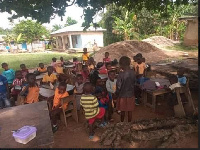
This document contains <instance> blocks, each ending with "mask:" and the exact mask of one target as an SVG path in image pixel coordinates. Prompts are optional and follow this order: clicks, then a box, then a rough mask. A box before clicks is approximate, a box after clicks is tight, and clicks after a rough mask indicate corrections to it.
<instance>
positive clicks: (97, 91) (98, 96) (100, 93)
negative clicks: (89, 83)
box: [95, 89, 103, 99]
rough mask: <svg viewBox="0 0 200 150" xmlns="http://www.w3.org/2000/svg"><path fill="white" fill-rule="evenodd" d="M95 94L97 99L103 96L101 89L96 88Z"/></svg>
mask: <svg viewBox="0 0 200 150" xmlns="http://www.w3.org/2000/svg"><path fill="white" fill-rule="evenodd" d="M95 95H96V97H97V98H98V99H101V98H102V97H103V94H102V91H101V90H99V89H97V90H96V91H95Z"/></svg>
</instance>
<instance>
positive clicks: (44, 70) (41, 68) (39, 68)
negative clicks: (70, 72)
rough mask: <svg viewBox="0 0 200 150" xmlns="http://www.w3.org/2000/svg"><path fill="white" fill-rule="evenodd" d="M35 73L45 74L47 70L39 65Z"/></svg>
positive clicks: (42, 65) (41, 64)
mask: <svg viewBox="0 0 200 150" xmlns="http://www.w3.org/2000/svg"><path fill="white" fill-rule="evenodd" d="M37 71H39V73H46V72H47V68H46V67H44V64H43V63H39V67H38V69H37Z"/></svg>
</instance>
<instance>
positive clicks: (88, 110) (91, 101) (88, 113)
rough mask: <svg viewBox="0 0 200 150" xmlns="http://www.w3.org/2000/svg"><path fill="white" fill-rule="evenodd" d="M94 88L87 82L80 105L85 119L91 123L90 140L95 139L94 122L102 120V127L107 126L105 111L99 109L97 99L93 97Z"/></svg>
mask: <svg viewBox="0 0 200 150" xmlns="http://www.w3.org/2000/svg"><path fill="white" fill-rule="evenodd" d="M92 91H93V87H92V84H91V83H89V82H87V83H85V84H84V86H83V93H84V94H83V95H82V96H81V100H80V104H81V106H82V107H83V109H84V112H85V118H86V119H87V120H88V122H89V138H90V139H93V137H94V131H93V129H94V122H95V120H96V119H101V125H100V126H105V123H104V114H105V109H104V108H99V107H98V106H99V104H98V101H97V98H96V97H95V96H94V95H92V94H91V93H92Z"/></svg>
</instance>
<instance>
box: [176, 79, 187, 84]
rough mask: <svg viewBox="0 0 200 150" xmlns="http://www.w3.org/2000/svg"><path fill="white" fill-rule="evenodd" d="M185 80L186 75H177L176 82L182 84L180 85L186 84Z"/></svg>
mask: <svg viewBox="0 0 200 150" xmlns="http://www.w3.org/2000/svg"><path fill="white" fill-rule="evenodd" d="M186 81H187V79H186V77H181V78H180V77H178V82H179V83H180V84H182V85H185V84H186Z"/></svg>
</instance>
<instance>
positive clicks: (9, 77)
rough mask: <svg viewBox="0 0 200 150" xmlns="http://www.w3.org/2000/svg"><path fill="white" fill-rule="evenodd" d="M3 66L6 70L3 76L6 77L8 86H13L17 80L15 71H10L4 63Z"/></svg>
mask: <svg viewBox="0 0 200 150" xmlns="http://www.w3.org/2000/svg"><path fill="white" fill-rule="evenodd" d="M1 66H2V68H3V69H4V71H3V72H2V75H3V76H5V77H6V79H7V81H8V86H11V85H12V83H13V80H14V79H15V71H14V70H13V69H9V68H8V64H7V63H2V65H1Z"/></svg>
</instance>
